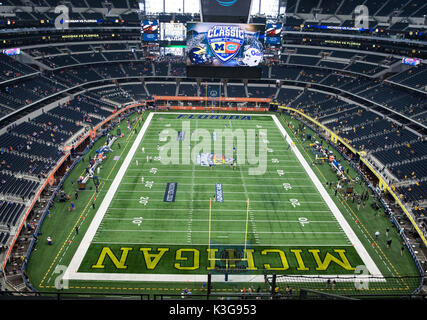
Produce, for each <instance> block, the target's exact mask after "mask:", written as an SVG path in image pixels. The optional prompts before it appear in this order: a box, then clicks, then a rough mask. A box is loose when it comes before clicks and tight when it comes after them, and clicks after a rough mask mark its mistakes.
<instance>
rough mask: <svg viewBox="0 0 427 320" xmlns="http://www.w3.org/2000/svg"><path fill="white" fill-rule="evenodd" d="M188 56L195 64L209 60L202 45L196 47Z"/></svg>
mask: <svg viewBox="0 0 427 320" xmlns="http://www.w3.org/2000/svg"><path fill="white" fill-rule="evenodd" d="M188 57H189V58H190V60H191V63H193V64H204V63H206V62H207V61H208V57H207V56H206V49H205V48H202V47H194V48H192V49H191V50H190V52H189V53H188Z"/></svg>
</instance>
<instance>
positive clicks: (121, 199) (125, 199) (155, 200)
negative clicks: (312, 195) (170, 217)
mask: <svg viewBox="0 0 427 320" xmlns="http://www.w3.org/2000/svg"><path fill="white" fill-rule="evenodd" d="M137 200H138V199H128V198H114V199H113V201H137ZM189 201H192V202H206V200H203V199H198V200H175V202H189ZM268 201H269V202H283V203H284V204H290V205H291V203H288V202H287V201H286V200H277V201H276V200H268ZM150 202H164V201H163V200H162V199H150ZM231 202H247V201H246V200H231ZM251 202H262V203H265V201H264V200H251ZM300 203H301V204H307V203H317V204H324V205H326V204H325V202H324V201H303V202H300ZM126 210H127V209H126ZM187 210H188V209H187Z"/></svg>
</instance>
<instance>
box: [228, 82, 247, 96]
mask: <svg viewBox="0 0 427 320" xmlns="http://www.w3.org/2000/svg"><path fill="white" fill-rule="evenodd" d="M227 95H228V96H229V97H240V98H244V97H246V91H245V87H244V86H243V85H232V84H227Z"/></svg>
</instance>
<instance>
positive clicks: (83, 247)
mask: <svg viewBox="0 0 427 320" xmlns="http://www.w3.org/2000/svg"><path fill="white" fill-rule="evenodd" d="M154 114H181V113H180V112H152V113H150V115H149V116H148V117H147V119H146V121H145V123H144V125H143V127H142V129H141V131H140V133H139V134H138V136H137V138H136V140H135V142H134V144H133V145H132V148H131V150H130V151H129V153H128V155H127V156H126V158H125V160H124V161H123V164H122V166H121V167H120V170H119V172H118V174H117V175H116V177H115V179H114V180H113V182H112V184H111V186H110V189H109V190H108V192H107V194H106V196H105V197H104V200H103V201H102V203H101V205H100V207H99V209H98V211H97V213H96V215H95V217H94V218H93V220H92V223H91V224H90V226H89V228H88V231H87V232H86V234H85V236H84V237H83V240H82V242H81V243H80V245H79V247H78V248H77V251H76V253H75V254H74V256H73V258H72V260H71V262H70V265H69V266H68V268H67V270H66V271H65V272H64V275H63V280H83V281H91V280H92V281H140V282H150V281H151V282H202V281H206V274H202V275H187V274H186V275H179V274H139V273H138V274H135V273H127V274H125V273H123V274H122V273H93V272H77V270H78V268H79V266H80V264H81V262H82V261H83V258H84V256H85V254H86V252H87V250H88V248H89V246H90V244H91V243H92V240H93V238H94V236H95V234H96V232H97V230H98V227H99V225H100V224H101V222H102V220H103V217H104V215H105V213H106V211H107V209H108V206H109V204H110V202H111V201H112V198H113V196H114V194H115V192H116V191H117V189H118V186H119V184H120V181H121V180H122V178H123V176H124V174H125V172H126V170H127V168H128V166H129V165H130V163H131V160H132V158H133V156H134V154H135V152H136V150H137V148H138V145H139V143H140V142H141V140H142V138H143V136H144V134H145V132H146V130H147V128H148V126H149V124H150V122H151V119H152V118H153V115H154ZM198 115H199V114H198ZM217 115H220V114H217ZM223 115H233V114H223ZM239 115H243V114H239ZM247 115H251V116H252V114H247ZM253 116H264V117H265V116H268V115H260V114H253ZM272 117H273V119H274V118H276V117H275V116H272ZM276 120H277V118H276ZM279 124H280V123H279ZM282 130H284V129H283V127H282ZM313 174H314V173H313ZM316 178H317V177H316ZM319 183H320V181H319ZM320 185H321V186H322V184H321V183H320ZM322 187H323V186H322ZM331 201H332V200H331ZM337 209H338V208H337ZM187 210H188V209H187ZM348 227H350V226H348ZM350 230H351V228H350ZM356 239H357V237H356ZM357 240H358V239H357ZM362 247H363V246H362ZM366 254H367V253H366ZM368 257H369V255H368ZM361 258H362V260H363V257H361ZM369 258H370V257H369ZM372 263H373V261H372ZM374 266H375V264H374ZM375 267H376V266H375ZM368 269H369V268H368ZM378 272H379V270H378ZM379 274H380V273H379ZM380 275H381V274H380ZM287 277H289V281H288V282H291V281H293V282H301V280H299V279H304V278H307V279H310V278H317V279H318V278H324V279H329V278H331V279H336V281H337V282H338V281H343V282H355V281H363V282H379V281H380V282H383V281H385V279H384V278H381V279H378V278H375V279H371V278H369V276H366V275H355V276H352V275H327V276H323V275H307V276H304V277H303V278H302V277H301V276H300V275H289V276H287ZM297 277H299V278H297ZM212 281H214V282H223V281H224V276H223V275H213V276H212ZM228 281H230V282H254V283H263V282H264V275H229V278H228Z"/></svg>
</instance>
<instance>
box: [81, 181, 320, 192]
mask: <svg viewBox="0 0 427 320" xmlns="http://www.w3.org/2000/svg"><path fill="white" fill-rule="evenodd" d="M104 180H107V179H104ZM108 180H110V179H108ZM122 184H126V185H127V184H129V185H137V184H136V183H135V182H122V183H120V185H122ZM179 185H180V186H191V183H180V184H179ZM197 185H198V186H213V185H214V184H212V183H198V184H197ZM222 185H223V186H239V187H242V188H243V186H242V184H240V183H223V184H222ZM280 186H281V185H277V187H280ZM246 187H270V188H271V187H273V186H272V185H271V184H247V185H246ZM293 188H316V187H315V186H314V185H292V189H293ZM316 190H317V189H316ZM82 191H87V190H82Z"/></svg>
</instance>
